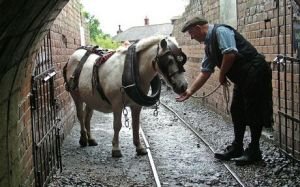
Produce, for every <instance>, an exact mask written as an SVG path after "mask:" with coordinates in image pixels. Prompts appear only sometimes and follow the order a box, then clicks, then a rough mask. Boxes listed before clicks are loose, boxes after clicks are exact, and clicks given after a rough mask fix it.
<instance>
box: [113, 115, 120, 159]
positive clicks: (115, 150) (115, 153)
mask: <svg viewBox="0 0 300 187" xmlns="http://www.w3.org/2000/svg"><path fill="white" fill-rule="evenodd" d="M121 114H122V110H118V111H114V112H113V115H114V122H113V126H114V137H113V140H112V157H122V153H121V149H120V147H119V133H120V130H121V127H122V122H121Z"/></svg>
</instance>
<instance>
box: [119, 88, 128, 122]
mask: <svg viewBox="0 0 300 187" xmlns="http://www.w3.org/2000/svg"><path fill="white" fill-rule="evenodd" d="M120 91H121V93H122V103H123V116H124V118H125V124H124V125H125V127H127V128H129V118H128V110H127V108H126V104H125V98H124V97H125V94H124V92H125V91H124V87H121V88H120Z"/></svg>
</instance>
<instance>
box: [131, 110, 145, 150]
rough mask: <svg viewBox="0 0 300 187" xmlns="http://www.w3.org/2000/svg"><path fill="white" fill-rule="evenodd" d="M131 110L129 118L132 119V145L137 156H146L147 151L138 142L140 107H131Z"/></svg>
mask: <svg viewBox="0 0 300 187" xmlns="http://www.w3.org/2000/svg"><path fill="white" fill-rule="evenodd" d="M130 109H131V117H132V135H133V144H134V145H135V147H136V153H137V155H146V154H147V150H146V149H145V147H144V146H143V145H142V144H141V141H140V134H139V132H140V113H141V109H142V107H140V106H132V107H130Z"/></svg>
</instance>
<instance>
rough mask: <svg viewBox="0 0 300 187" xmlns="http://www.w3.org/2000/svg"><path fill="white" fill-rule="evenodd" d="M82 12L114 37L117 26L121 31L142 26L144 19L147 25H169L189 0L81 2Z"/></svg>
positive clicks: (87, 0)
mask: <svg viewBox="0 0 300 187" xmlns="http://www.w3.org/2000/svg"><path fill="white" fill-rule="evenodd" d="M81 3H82V4H83V7H84V10H85V11H87V12H89V13H90V14H91V15H94V16H95V18H97V19H98V20H99V22H100V28H101V29H102V31H103V32H104V33H106V34H110V35H111V36H115V35H116V34H117V30H118V29H119V25H121V29H122V30H123V31H125V30H127V29H129V28H131V27H134V26H143V25H144V19H145V17H148V18H149V24H150V25H152V24H161V23H170V20H171V18H172V17H174V16H180V15H181V14H182V13H183V12H184V10H185V7H186V6H187V4H188V3H189V0H81Z"/></svg>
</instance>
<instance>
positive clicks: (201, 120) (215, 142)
mask: <svg viewBox="0 0 300 187" xmlns="http://www.w3.org/2000/svg"><path fill="white" fill-rule="evenodd" d="M162 95H163V96H162V99H161V101H162V102H164V103H165V104H167V105H169V106H171V107H172V109H173V110H174V111H176V112H177V113H178V114H179V115H180V116H181V117H182V118H183V119H184V120H186V121H187V122H188V123H189V124H190V125H191V126H193V127H194V128H196V129H197V130H198V132H199V133H200V134H201V135H202V136H203V137H204V138H205V139H206V140H207V141H208V142H209V144H210V145H211V147H212V148H213V149H214V150H216V151H223V149H224V148H225V147H226V146H227V145H230V143H231V142H232V140H233V125H232V123H231V122H228V121H226V120H224V119H223V118H222V117H221V116H220V115H218V114H216V113H214V112H212V111H209V110H207V109H206V108H205V107H203V106H202V105H201V104H200V102H199V99H197V98H190V99H189V100H187V101H185V102H184V103H178V102H176V101H175V99H174V98H175V97H176V95H175V94H173V93H171V92H163V93H162ZM212 96H213V95H212ZM263 134H264V136H262V138H261V150H262V152H263V160H264V161H263V162H262V163H259V164H256V165H252V166H236V165H235V164H234V162H232V161H228V162H226V163H227V164H228V165H229V166H230V167H231V168H232V169H233V170H234V171H235V172H236V173H237V174H238V176H239V177H241V178H242V181H243V182H244V183H245V184H246V185H247V186H262V187H263V186H286V187H287V186H293V187H294V186H300V175H299V174H300V164H299V163H297V162H296V163H294V162H292V161H291V160H290V159H288V158H287V157H286V156H285V155H284V154H280V151H279V148H278V147H277V146H276V144H275V142H274V141H273V139H272V137H273V135H272V132H271V131H270V130H265V132H264V133H263ZM249 141H250V133H249V129H247V132H246V134H245V140H244V145H245V146H247V144H248V143H249Z"/></svg>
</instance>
